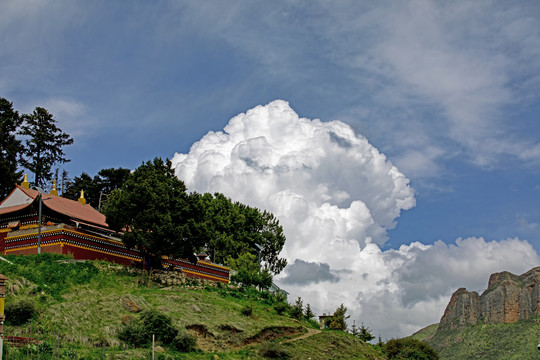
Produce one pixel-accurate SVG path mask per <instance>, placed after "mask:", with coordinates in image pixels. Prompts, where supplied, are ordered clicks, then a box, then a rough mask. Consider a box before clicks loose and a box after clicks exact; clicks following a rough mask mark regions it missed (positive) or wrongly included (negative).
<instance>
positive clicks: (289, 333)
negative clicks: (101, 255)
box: [0, 254, 384, 359]
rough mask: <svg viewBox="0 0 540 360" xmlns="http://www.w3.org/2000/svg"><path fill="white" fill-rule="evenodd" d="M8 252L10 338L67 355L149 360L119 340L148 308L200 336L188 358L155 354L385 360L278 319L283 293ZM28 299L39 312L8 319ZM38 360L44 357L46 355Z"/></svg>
mask: <svg viewBox="0 0 540 360" xmlns="http://www.w3.org/2000/svg"><path fill="white" fill-rule="evenodd" d="M7 258H8V260H10V261H12V262H13V263H14V264H13V265H11V264H8V263H6V262H2V261H0V273H2V274H3V275H4V276H6V277H7V278H8V280H7V295H6V315H7V317H8V318H7V319H6V320H7V323H6V325H5V331H4V333H5V335H8V336H25V337H33V338H39V340H40V342H41V343H42V344H43V343H48V344H50V346H49V347H53V349H54V350H53V351H54V353H55V354H60V358H65V359H77V358H78V359H94V358H95V359H100V358H104V354H106V357H107V358H116V359H148V358H150V350H149V348H139V347H134V346H131V345H127V344H125V343H124V342H122V341H120V340H119V338H118V333H119V331H120V330H122V329H123V328H125V326H126V325H125V324H132V323H134V322H137V321H138V320H139V318H140V316H141V313H142V312H140V310H142V311H144V310H150V309H153V310H157V311H158V312H159V313H161V314H164V315H166V316H167V317H170V318H171V319H172V324H173V325H174V326H175V327H176V328H178V329H180V330H181V331H183V332H184V333H185V332H187V333H190V334H192V335H194V336H196V339H197V348H198V350H197V351H195V352H191V353H188V354H185V353H180V352H177V351H176V350H174V349H173V348H171V347H168V346H163V348H164V352H161V353H159V354H158V355H157V356H156V358H157V359H158V358H159V359H215V358H216V357H215V356H217V358H219V359H264V358H267V357H270V356H276V354H277V355H278V356H282V357H283V356H288V357H289V358H291V359H307V358H311V359H328V358H334V359H383V358H384V357H383V356H382V355H381V353H380V350H379V349H378V348H377V347H375V346H373V345H368V344H365V343H363V342H362V341H360V340H358V339H356V338H354V337H352V336H350V335H348V334H345V333H343V332H331V331H323V332H319V331H318V330H315V329H314V325H313V324H312V323H309V322H306V321H297V320H295V319H292V318H291V317H289V316H286V315H279V314H278V312H279V311H278V310H277V305H276V304H277V301H276V299H275V298H274V297H272V296H268V294H265V293H260V292H257V291H255V290H253V289H251V290H238V289H231V288H229V287H227V286H218V287H215V286H202V285H200V284H197V283H195V282H193V283H191V284H188V285H183V286H167V287H165V286H163V285H160V284H157V283H155V282H152V281H151V280H150V279H149V277H148V275H147V274H146V273H144V272H136V271H130V270H128V269H126V268H124V267H121V266H116V265H112V264H109V263H103V262H73V261H67V260H68V259H66V258H65V257H62V256H59V255H52V254H42V255H41V256H39V257H38V256H9V257H7ZM28 303H30V304H31V306H30V308H34V309H35V313H34V316H33V318H32V319H30V320H29V321H28V322H27V323H25V324H23V325H15V324H13V323H12V324H10V312H11V314H13V315H12V316H11V322H13V321H14V320H15V319H16V310H20V309H21V308H23V309H26V308H24V307H23V306H22V305H21V304H28ZM245 309H252V313H251V315H244V314H245V313H246V312H245ZM296 338H298V340H296V341H295V340H294V339H296ZM291 340H292V341H291ZM9 351H10V353H8V356H7V358H17V356H18V355H20V354H21V353H22V352H25V351H26V352H28V351H36V350H35V349H33V350H32V349H30V350H28V346H26V347H25V348H21V349H15V348H10V349H9ZM265 356H266V357H265ZM40 358H46V357H44V352H43V351H42V353H41V356H40ZM55 358H58V356H56V357H55ZM217 358H216V359H217Z"/></svg>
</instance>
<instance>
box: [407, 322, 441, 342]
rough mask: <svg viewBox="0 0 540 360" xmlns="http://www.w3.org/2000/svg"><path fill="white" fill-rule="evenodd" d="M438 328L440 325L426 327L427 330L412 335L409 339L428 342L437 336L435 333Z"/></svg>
mask: <svg viewBox="0 0 540 360" xmlns="http://www.w3.org/2000/svg"><path fill="white" fill-rule="evenodd" d="M438 328H439V324H432V325H429V326H426V327H425V328H423V329H421V330H419V331H417V332H415V333H414V334H412V335H411V336H409V337H411V338H413V339H416V340H420V341H427V340H429V339H431V338H432V337H433V335H435V332H436V331H437V329H438Z"/></svg>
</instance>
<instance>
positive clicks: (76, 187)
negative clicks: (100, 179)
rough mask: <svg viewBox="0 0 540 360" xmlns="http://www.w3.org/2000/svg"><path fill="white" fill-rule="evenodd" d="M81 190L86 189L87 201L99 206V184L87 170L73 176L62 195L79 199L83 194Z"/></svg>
mask: <svg viewBox="0 0 540 360" xmlns="http://www.w3.org/2000/svg"><path fill="white" fill-rule="evenodd" d="M81 190H84V198H85V199H86V203H87V204H90V205H92V206H94V207H97V205H98V200H99V184H97V183H96V182H95V181H94V179H93V178H92V177H91V176H90V175H88V174H87V173H85V172H83V173H82V174H81V175H79V176H75V177H74V178H73V180H72V181H71V182H70V183H69V185H68V187H67V189H66V191H65V192H64V193H63V194H62V196H63V197H65V198H68V199H72V200H77V199H78V198H79V197H80V195H81Z"/></svg>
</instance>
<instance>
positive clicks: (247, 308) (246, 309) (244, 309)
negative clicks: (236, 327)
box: [240, 304, 253, 316]
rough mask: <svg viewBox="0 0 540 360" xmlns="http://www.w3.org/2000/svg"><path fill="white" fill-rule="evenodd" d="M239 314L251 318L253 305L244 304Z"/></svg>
mask: <svg viewBox="0 0 540 360" xmlns="http://www.w3.org/2000/svg"><path fill="white" fill-rule="evenodd" d="M240 312H241V313H242V315H244V316H251V315H253V304H246V305H244V306H243V307H242V309H240Z"/></svg>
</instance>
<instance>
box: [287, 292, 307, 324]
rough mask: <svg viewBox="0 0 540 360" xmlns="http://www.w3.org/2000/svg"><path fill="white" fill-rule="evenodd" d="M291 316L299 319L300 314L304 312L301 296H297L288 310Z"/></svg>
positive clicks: (300, 317)
mask: <svg viewBox="0 0 540 360" xmlns="http://www.w3.org/2000/svg"><path fill="white" fill-rule="evenodd" d="M290 314H291V317H292V318H294V319H296V320H301V319H302V315H303V314H304V304H303V301H302V298H301V297H298V299H296V301H295V302H294V304H293V305H291V310H290Z"/></svg>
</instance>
